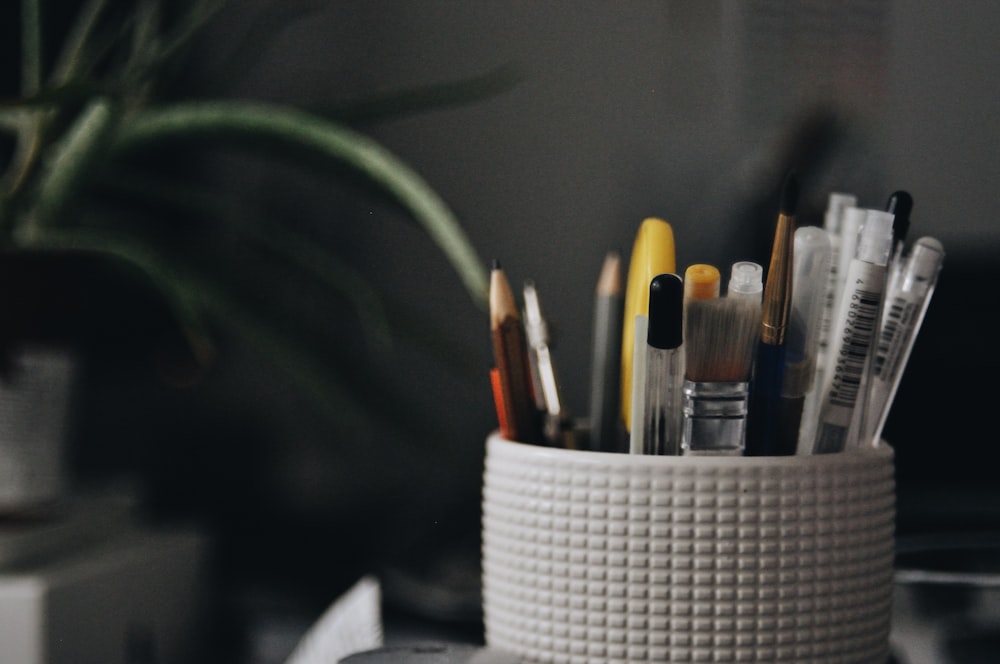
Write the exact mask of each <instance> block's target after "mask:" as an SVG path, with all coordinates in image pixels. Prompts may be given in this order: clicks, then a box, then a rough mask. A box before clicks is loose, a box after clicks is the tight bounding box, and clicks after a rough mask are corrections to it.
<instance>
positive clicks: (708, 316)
mask: <svg viewBox="0 0 1000 664" xmlns="http://www.w3.org/2000/svg"><path fill="white" fill-rule="evenodd" d="M760 315H761V314H760V306H757V305H754V304H752V303H747V302H743V301H741V300H736V299H730V298H725V297H723V298H716V299H713V300H695V301H691V302H689V303H688V306H687V308H686V309H685V312H684V360H685V374H684V377H685V379H687V380H690V381H695V382H740V381H749V380H750V373H751V369H752V367H753V357H754V350H755V348H756V347H757V341H758V339H759V336H760Z"/></svg>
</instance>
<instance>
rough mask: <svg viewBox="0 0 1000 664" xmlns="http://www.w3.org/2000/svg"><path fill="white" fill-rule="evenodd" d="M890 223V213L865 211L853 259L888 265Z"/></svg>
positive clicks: (890, 251) (891, 217)
mask: <svg viewBox="0 0 1000 664" xmlns="http://www.w3.org/2000/svg"><path fill="white" fill-rule="evenodd" d="M892 221H893V215H892V213H891V212H886V211H884V210H866V211H865V221H864V224H862V226H861V233H860V234H859V235H858V246H857V248H855V250H854V256H855V258H857V259H859V260H862V261H864V262H866V263H874V264H875V265H888V263H889V254H890V253H892Z"/></svg>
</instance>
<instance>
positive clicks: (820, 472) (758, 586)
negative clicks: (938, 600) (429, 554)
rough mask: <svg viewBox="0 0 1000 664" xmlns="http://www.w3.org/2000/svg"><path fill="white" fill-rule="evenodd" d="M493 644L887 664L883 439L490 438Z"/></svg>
mask: <svg viewBox="0 0 1000 664" xmlns="http://www.w3.org/2000/svg"><path fill="white" fill-rule="evenodd" d="M484 480H485V481H484V487H483V602H484V606H483V608H484V614H485V627H486V638H487V642H488V643H489V644H490V645H491V646H495V647H499V648H503V649H505V650H509V651H512V652H515V653H517V654H519V655H521V656H522V657H524V658H525V659H526V660H528V661H534V662H565V663H567V664H575V663H577V662H580V663H584V662H585V663H588V664H589V663H593V662H642V661H669V662H705V661H708V662H744V661H756V662H760V661H767V662H809V661H837V662H884V661H885V660H886V658H887V656H888V634H889V617H890V612H891V597H892V562H893V527H894V519H895V493H894V492H895V489H894V479H893V467H892V452H891V449H890V448H888V447H883V448H880V449H879V450H874V451H870V452H864V453H861V452H859V453H847V454H838V455H825V456H823V457H784V458H774V459H767V458H707V457H699V458H693V457H643V456H630V455H624V454H602V453H594V452H575V451H566V450H555V449H548V448H540V447H535V446H528V445H522V444H520V443H511V442H508V441H505V440H503V439H502V438H500V437H499V436H496V435H494V436H491V438H490V439H489V441H488V446H487V458H486V470H485V475H484Z"/></svg>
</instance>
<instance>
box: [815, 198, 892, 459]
mask: <svg viewBox="0 0 1000 664" xmlns="http://www.w3.org/2000/svg"><path fill="white" fill-rule="evenodd" d="M849 212H850V210H849ZM891 251H892V214H891V213H889V212H885V211H883V210H866V211H865V217H864V223H863V224H862V229H861V234H860V236H859V237H858V242H857V248H856V250H855V253H854V258H853V259H851V261H850V263H849V264H848V267H847V272H846V274H845V283H846V284H847V287H846V288H845V289H844V293H843V295H842V296H841V301H840V303H839V304H838V306H837V318H836V320H835V323H834V325H833V327H832V328H831V338H830V353H831V359H832V360H833V362H832V366H833V369H832V371H830V373H829V375H828V376H827V378H826V381H825V385H824V387H823V397H822V400H821V402H820V410H819V422H818V424H817V429H816V438H815V442H814V445H813V451H814V452H816V453H820V454H825V453H830V452H840V451H842V450H844V449H845V448H846V447H849V446H853V440H852V437H851V434H852V433H853V434H856V433H857V432H856V431H852V421H853V420H854V411H855V408H856V406H858V405H859V400H858V395H859V394H860V393H861V391H862V387H863V386H862V381H863V379H864V375H865V368H866V366H865V365H866V363H868V362H869V361H870V359H871V355H872V349H873V346H874V343H875V341H874V340H875V335H876V327H877V325H878V320H879V312H880V311H881V306H882V299H883V297H884V293H885V282H886V276H887V272H888V263H889V254H890V252H891ZM855 428H856V427H855Z"/></svg>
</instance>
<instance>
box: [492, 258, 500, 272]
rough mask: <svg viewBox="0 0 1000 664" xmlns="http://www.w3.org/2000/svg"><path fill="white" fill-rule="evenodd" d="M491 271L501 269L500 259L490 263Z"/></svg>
mask: <svg viewBox="0 0 1000 664" xmlns="http://www.w3.org/2000/svg"><path fill="white" fill-rule="evenodd" d="M490 269H491V270H499V269H500V259H499V258H494V259H493V261H492V262H491V263H490Z"/></svg>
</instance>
